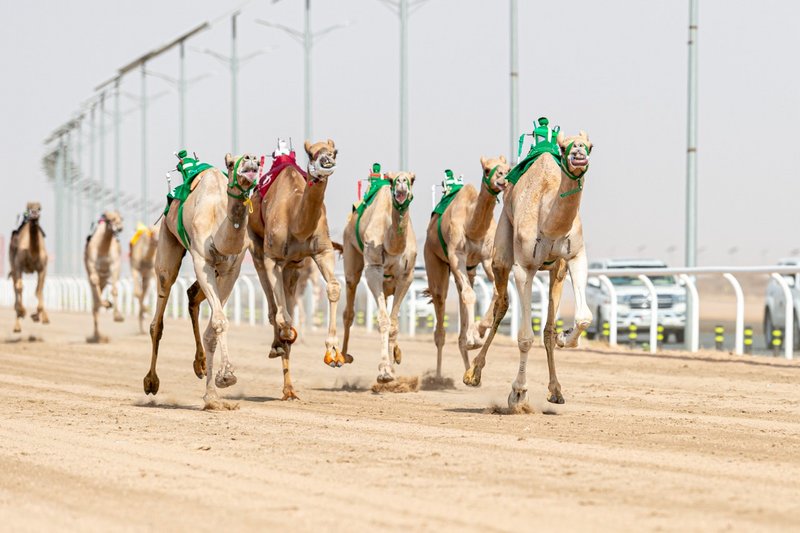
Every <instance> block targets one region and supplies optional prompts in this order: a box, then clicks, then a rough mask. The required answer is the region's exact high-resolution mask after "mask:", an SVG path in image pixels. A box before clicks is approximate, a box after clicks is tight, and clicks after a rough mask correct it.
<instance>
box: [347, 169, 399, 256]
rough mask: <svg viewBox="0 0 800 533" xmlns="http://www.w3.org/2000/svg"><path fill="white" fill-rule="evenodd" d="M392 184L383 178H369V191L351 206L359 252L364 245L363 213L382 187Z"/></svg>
mask: <svg viewBox="0 0 800 533" xmlns="http://www.w3.org/2000/svg"><path fill="white" fill-rule="evenodd" d="M391 185H392V182H391V181H390V180H387V179H385V178H370V180H369V189H368V190H367V192H366V194H364V196H363V197H362V198H361V201H360V202H358V203H356V204H353V211H354V212H355V213H356V241H357V242H358V247H359V248H361V251H362V252H363V251H364V243H363V242H362V241H361V231H360V226H361V216H362V215H363V214H364V211H365V210H366V209H367V207H369V206H370V204H372V202H373V201H374V200H375V196H377V194H378V191H380V190H381V189H382V188H384V187H391Z"/></svg>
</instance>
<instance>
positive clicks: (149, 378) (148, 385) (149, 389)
mask: <svg viewBox="0 0 800 533" xmlns="http://www.w3.org/2000/svg"><path fill="white" fill-rule="evenodd" d="M160 384H161V382H160V381H159V380H158V376H157V375H156V374H155V373H152V374H151V373H149V372H148V374H147V375H146V376H145V377H144V392H145V394H152V395H153V396H155V395H156V394H158V386H159V385H160Z"/></svg>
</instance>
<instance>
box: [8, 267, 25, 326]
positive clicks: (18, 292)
mask: <svg viewBox="0 0 800 533" xmlns="http://www.w3.org/2000/svg"><path fill="white" fill-rule="evenodd" d="M11 277H12V278H13V279H14V310H15V311H16V314H17V316H16V319H15V320H14V333H19V332H20V331H22V323H21V320H22V319H23V318H25V306H24V305H23V303H22V273H21V272H18V271H17V270H14V271H13V272H12V273H11Z"/></svg>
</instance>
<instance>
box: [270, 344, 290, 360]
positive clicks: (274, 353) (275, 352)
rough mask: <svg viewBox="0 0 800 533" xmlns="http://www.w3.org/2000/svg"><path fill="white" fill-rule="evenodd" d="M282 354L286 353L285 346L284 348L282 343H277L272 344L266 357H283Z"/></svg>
mask: <svg viewBox="0 0 800 533" xmlns="http://www.w3.org/2000/svg"><path fill="white" fill-rule="evenodd" d="M284 355H286V348H284V347H283V345H282V344H278V345H277V346H274V345H273V346H272V348H271V349H270V351H269V355H268V356H267V357H269V358H270V359H275V358H276V357H283V356H284Z"/></svg>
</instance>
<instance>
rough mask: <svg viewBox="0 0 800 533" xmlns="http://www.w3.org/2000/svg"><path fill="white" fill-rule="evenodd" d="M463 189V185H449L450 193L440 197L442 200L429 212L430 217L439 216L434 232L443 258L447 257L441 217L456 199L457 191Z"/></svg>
mask: <svg viewBox="0 0 800 533" xmlns="http://www.w3.org/2000/svg"><path fill="white" fill-rule="evenodd" d="M463 187H464V186H463V185H451V189H450V191H449V192H448V193H447V194H445V195H444V196H442V199H441V200H439V203H438V204H436V207H434V208H433V211H432V212H431V216H433V215H439V220H437V221H436V232H437V234H438V235H439V244H441V245H442V250H443V251H444V256H445V257H447V243H446V242H445V240H444V235H442V217H443V216H444V212H445V211H447V208H448V207H450V204H451V203H453V200H455V199H456V195H457V194H458V191H460V190H461V189H462V188H463Z"/></svg>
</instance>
